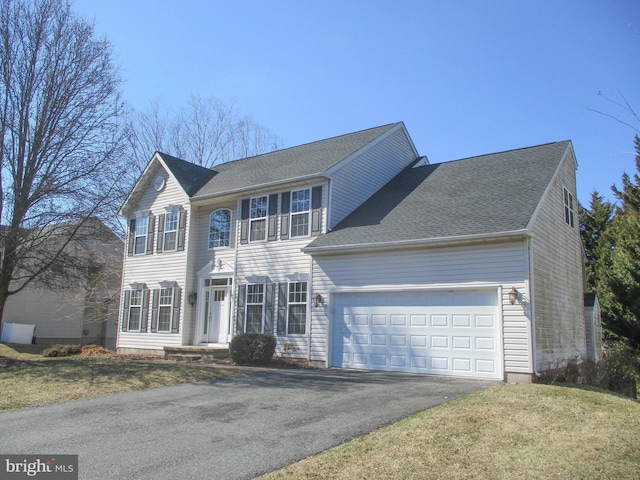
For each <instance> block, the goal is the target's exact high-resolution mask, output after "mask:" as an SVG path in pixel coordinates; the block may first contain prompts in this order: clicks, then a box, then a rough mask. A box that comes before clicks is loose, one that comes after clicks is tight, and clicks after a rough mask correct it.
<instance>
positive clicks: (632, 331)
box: [601, 135, 640, 351]
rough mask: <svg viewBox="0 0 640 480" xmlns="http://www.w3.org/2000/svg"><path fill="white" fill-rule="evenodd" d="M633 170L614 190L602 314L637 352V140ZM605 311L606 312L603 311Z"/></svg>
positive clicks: (639, 256) (639, 290)
mask: <svg viewBox="0 0 640 480" xmlns="http://www.w3.org/2000/svg"><path fill="white" fill-rule="evenodd" d="M635 149H636V170H637V172H636V173H635V174H634V175H633V178H632V177H631V176H629V175H628V174H626V173H625V174H624V176H623V177H622V190H619V189H618V188H616V187H613V191H614V193H615V195H616V197H617V198H618V199H619V200H620V207H619V209H618V211H617V212H616V215H615V218H614V221H613V223H612V225H611V229H612V239H613V245H615V247H614V248H613V249H612V250H611V269H610V270H609V272H608V275H607V278H606V280H607V284H608V287H609V290H610V294H611V298H608V297H607V295H606V294H605V295H604V297H603V298H601V301H602V300H603V302H602V303H603V312H604V313H606V317H609V318H610V321H609V322H608V324H607V325H606V327H607V328H608V329H609V330H610V331H611V333H613V334H614V335H616V336H618V337H619V338H620V339H621V340H624V341H625V343H628V344H629V346H630V347H632V348H634V349H635V350H637V351H640V176H639V175H638V173H640V137H638V136H637V135H636V137H635ZM605 308H606V311H605Z"/></svg>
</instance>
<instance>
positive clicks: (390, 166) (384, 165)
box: [329, 128, 416, 230]
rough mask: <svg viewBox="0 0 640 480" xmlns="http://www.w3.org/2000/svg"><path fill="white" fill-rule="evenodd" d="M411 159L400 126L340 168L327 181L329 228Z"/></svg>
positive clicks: (413, 156)
mask: <svg viewBox="0 0 640 480" xmlns="http://www.w3.org/2000/svg"><path fill="white" fill-rule="evenodd" d="M415 159H416V156H415V152H414V150H413V148H412V146H411V143H410V142H409V140H408V139H407V136H406V134H405V130H404V129H402V128H400V129H398V130H396V131H395V132H393V133H392V134H390V135H389V136H388V137H386V138H383V139H382V140H381V141H380V142H378V143H376V144H374V145H373V146H371V147H370V148H368V149H367V150H366V151H364V152H363V153H362V154H361V155H359V156H358V157H356V158H354V159H352V160H351V161H349V162H348V163H346V164H345V165H344V166H342V167H340V168H339V170H337V171H336V172H335V174H334V175H333V180H332V183H331V203H330V208H331V211H330V213H329V217H330V218H329V230H331V229H332V228H333V227H334V226H336V225H337V224H338V223H339V222H340V221H342V220H343V219H344V218H345V217H346V216H347V215H348V214H349V213H351V212H352V211H353V210H355V209H356V208H357V207H358V206H359V205H361V204H362V203H363V202H364V201H365V200H367V199H368V198H369V197H370V196H371V195H373V194H374V193H375V192H377V191H378V190H379V189H380V188H381V187H382V186H383V185H385V184H386V183H387V182H389V180H391V179H392V178H393V177H395V176H396V175H397V174H398V173H399V172H400V171H401V170H402V169H403V168H405V167H406V166H407V165H409V164H410V163H411V162H412V161H413V160H415Z"/></svg>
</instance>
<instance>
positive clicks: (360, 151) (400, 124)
mask: <svg viewBox="0 0 640 480" xmlns="http://www.w3.org/2000/svg"><path fill="white" fill-rule="evenodd" d="M400 129H402V131H403V132H404V134H405V137H406V138H407V141H408V142H409V145H410V146H411V149H412V150H413V153H414V155H415V157H416V158H417V157H418V156H419V155H418V151H417V150H416V147H415V145H414V144H413V141H412V140H411V137H409V132H407V129H406V127H405V126H404V122H398V124H397V125H395V126H394V127H392V128H390V129H389V130H387V131H386V132H384V133H383V134H382V135H380V136H378V137H376V138H374V139H373V140H371V141H370V142H369V143H367V144H366V145H364V146H363V147H360V148H359V149H358V150H356V151H355V152H353V153H352V154H351V155H349V156H348V157H346V158H343V159H342V160H340V161H339V162H338V163H336V164H335V165H333V166H332V167H329V168H328V169H327V170H325V174H326V175H327V176H328V177H329V178H331V177H333V175H334V174H335V173H336V172H337V171H338V170H340V169H342V167H344V166H345V165H346V164H348V163H349V162H351V161H352V160H353V159H354V158H356V157H358V156H359V155H362V154H363V153H364V152H366V151H367V150H369V149H370V148H373V147H374V146H375V145H377V144H378V143H380V142H381V141H383V140H384V139H386V138H387V137H389V136H390V135H393V134H394V133H395V132H397V131H398V130H400Z"/></svg>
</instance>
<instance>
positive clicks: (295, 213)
mask: <svg viewBox="0 0 640 480" xmlns="http://www.w3.org/2000/svg"><path fill="white" fill-rule="evenodd" d="M310 210H311V190H310V189H308V188H307V189H304V190H294V191H293V192H291V236H292V237H300V236H305V235H309V212H310Z"/></svg>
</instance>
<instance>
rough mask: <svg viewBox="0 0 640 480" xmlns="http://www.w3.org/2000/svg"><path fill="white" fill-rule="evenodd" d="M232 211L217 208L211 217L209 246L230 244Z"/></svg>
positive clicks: (216, 246)
mask: <svg viewBox="0 0 640 480" xmlns="http://www.w3.org/2000/svg"><path fill="white" fill-rule="evenodd" d="M230 232H231V211H230V210H216V211H215V212H213V213H212V214H211V217H210V218H209V248H210V249H211V248H219V247H228V246H229V236H230Z"/></svg>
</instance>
